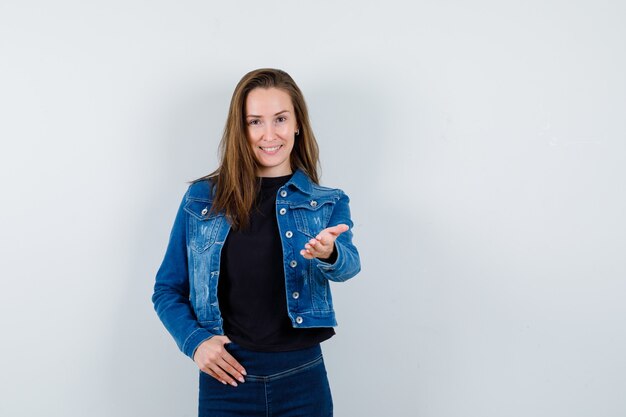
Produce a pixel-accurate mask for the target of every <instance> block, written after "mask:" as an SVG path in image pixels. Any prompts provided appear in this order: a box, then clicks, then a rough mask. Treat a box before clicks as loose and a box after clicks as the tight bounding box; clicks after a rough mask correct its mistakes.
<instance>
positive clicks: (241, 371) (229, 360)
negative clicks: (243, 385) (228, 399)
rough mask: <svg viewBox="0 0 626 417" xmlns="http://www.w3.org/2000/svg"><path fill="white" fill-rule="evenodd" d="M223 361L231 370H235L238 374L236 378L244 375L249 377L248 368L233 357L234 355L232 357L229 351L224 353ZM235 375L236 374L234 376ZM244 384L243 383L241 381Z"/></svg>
mask: <svg viewBox="0 0 626 417" xmlns="http://www.w3.org/2000/svg"><path fill="white" fill-rule="evenodd" d="M222 359H223V360H224V362H226V363H227V364H228V366H230V367H231V368H233V370H234V371H235V372H236V373H237V375H235V376H242V375H248V374H247V373H246V368H244V367H243V366H242V365H241V364H240V363H239V362H238V361H237V359H235V358H234V357H233V355H231V354H230V353H228V352H227V351H224V353H223V354H222ZM233 375H234V374H233ZM241 382H243V381H241Z"/></svg>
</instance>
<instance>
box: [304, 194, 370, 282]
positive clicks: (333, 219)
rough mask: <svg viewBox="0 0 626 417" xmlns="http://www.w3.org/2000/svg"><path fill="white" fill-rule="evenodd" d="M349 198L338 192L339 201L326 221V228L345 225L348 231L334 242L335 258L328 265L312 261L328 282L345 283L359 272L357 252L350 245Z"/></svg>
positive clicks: (317, 260)
mask: <svg viewBox="0 0 626 417" xmlns="http://www.w3.org/2000/svg"><path fill="white" fill-rule="evenodd" d="M349 203H350V198H348V196H347V195H346V194H345V193H344V192H343V191H340V197H339V200H338V201H337V202H336V203H335V206H334V207H333V212H332V214H331V216H330V220H329V221H328V227H333V226H337V225H338V224H347V225H348V227H349V229H348V230H347V231H345V232H343V233H342V234H340V235H339V236H338V237H337V239H336V240H335V250H336V251H337V258H336V259H335V262H334V263H332V264H330V263H327V262H324V261H322V260H320V259H317V258H316V259H314V262H316V263H317V268H318V269H319V270H320V271H321V273H322V275H323V276H324V277H326V279H328V280H330V281H346V280H348V279H350V278H352V277H353V276H355V275H356V274H357V273H358V272H359V271H360V270H361V260H360V258H359V251H358V250H357V249H356V247H355V246H354V244H353V243H352V226H353V225H354V224H353V223H352V219H351V218H350V205H349Z"/></svg>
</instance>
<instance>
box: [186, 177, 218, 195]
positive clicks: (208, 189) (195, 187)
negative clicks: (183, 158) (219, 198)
mask: <svg viewBox="0 0 626 417" xmlns="http://www.w3.org/2000/svg"><path fill="white" fill-rule="evenodd" d="M214 184H215V182H214V178H207V177H204V178H199V179H197V180H194V181H192V182H191V183H190V184H189V188H188V189H187V198H188V199H191V200H202V201H211V200H212V199H213V198H212V196H213V193H214V188H215V187H214Z"/></svg>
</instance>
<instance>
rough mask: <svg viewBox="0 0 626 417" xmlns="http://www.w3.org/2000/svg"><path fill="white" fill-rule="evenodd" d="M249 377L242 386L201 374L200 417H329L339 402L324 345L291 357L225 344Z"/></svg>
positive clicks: (288, 354)
mask: <svg viewBox="0 0 626 417" xmlns="http://www.w3.org/2000/svg"><path fill="white" fill-rule="evenodd" d="M225 347H226V350H228V352H229V353H230V354H231V355H233V357H234V358H235V359H237V361H238V362H239V363H241V364H242V365H243V366H244V368H246V370H247V372H248V375H247V376H246V377H245V381H246V382H244V383H239V384H238V386H237V387H233V386H230V385H224V384H222V383H221V382H219V381H217V380H216V379H215V378H213V377H212V376H210V375H207V374H205V373H204V372H202V371H200V384H199V395H198V416H199V417H204V416H207V417H208V416H211V417H233V416H246V417H253V416H263V417H267V416H272V417H286V416H289V417H295V416H302V417H322V416H324V417H327V416H332V415H333V401H332V395H331V392H330V385H329V384H328V377H327V375H326V367H325V366H324V359H323V357H322V351H321V349H320V346H319V345H315V346H313V347H311V348H307V349H301V350H294V351H289V352H254V351H250V350H247V349H244V348H242V347H241V346H239V345H237V344H235V343H229V344H227V345H225Z"/></svg>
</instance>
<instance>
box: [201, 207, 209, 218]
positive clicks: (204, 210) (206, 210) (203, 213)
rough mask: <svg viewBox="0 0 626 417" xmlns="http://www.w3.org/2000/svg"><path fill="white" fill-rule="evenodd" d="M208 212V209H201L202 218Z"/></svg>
mask: <svg viewBox="0 0 626 417" xmlns="http://www.w3.org/2000/svg"><path fill="white" fill-rule="evenodd" d="M208 212H209V209H208V208H206V207H205V208H203V209H202V215H203V216H206V214H207V213H208Z"/></svg>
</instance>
